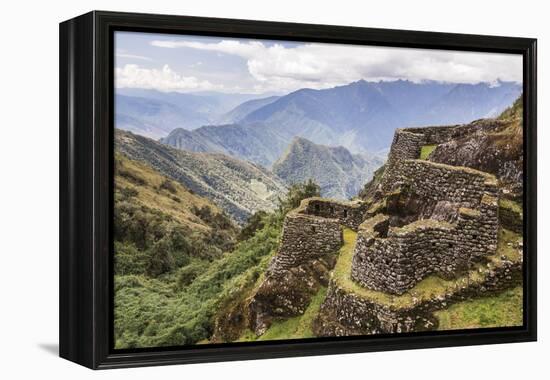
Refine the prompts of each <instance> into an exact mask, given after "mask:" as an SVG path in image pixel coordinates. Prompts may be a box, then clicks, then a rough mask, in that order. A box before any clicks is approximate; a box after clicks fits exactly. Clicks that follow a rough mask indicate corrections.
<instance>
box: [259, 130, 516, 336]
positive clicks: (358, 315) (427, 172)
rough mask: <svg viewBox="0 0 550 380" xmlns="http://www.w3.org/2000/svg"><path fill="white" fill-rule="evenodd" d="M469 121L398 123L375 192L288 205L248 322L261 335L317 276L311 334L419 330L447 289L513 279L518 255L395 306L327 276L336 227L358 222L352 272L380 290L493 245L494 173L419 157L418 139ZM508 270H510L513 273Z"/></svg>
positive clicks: (307, 295) (289, 312)
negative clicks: (324, 289) (319, 301)
mask: <svg viewBox="0 0 550 380" xmlns="http://www.w3.org/2000/svg"><path fill="white" fill-rule="evenodd" d="M470 129H471V126H456V127H428V128H409V129H400V130H397V131H396V133H395V136H394V140H393V143H392V147H391V150H390V154H389V156H388V161H387V163H386V169H385V173H384V177H383V179H382V181H381V183H380V185H379V187H378V189H377V191H376V194H375V196H374V200H372V201H370V202H363V201H355V202H349V203H347V202H338V201H333V200H329V199H323V198H310V199H306V200H304V201H302V203H301V205H300V206H299V207H298V208H297V209H295V210H293V211H291V212H290V213H288V215H287V216H286V218H285V221H284V225H283V234H282V240H281V244H280V246H279V249H278V252H277V254H276V255H275V257H274V258H273V260H272V262H271V263H270V266H269V268H268V271H267V273H266V278H265V280H264V282H263V283H262V284H261V286H260V288H259V289H258V291H257V292H256V294H255V295H254V296H253V297H252V299H251V302H250V304H249V311H250V316H249V320H250V321H251V323H250V327H251V328H252V329H253V330H254V331H255V332H256V333H257V334H258V335H260V334H262V333H263V332H265V330H266V329H267V328H268V327H269V325H270V323H271V321H272V319H273V318H288V317H291V316H295V315H299V314H302V313H303V312H304V310H305V308H306V307H307V305H308V304H309V301H310V300H311V297H312V296H313V295H314V294H315V293H316V292H317V290H318V289H319V288H320V286H326V285H327V284H328V285H329V288H328V293H327V297H326V299H325V301H324V303H323V305H322V307H321V312H320V315H319V317H318V321H317V323H316V327H315V330H316V333H317V334H318V335H321V336H322V335H349V334H367V333H379V332H400V331H418V330H422V329H429V328H431V327H433V326H434V324H435V322H434V320H433V316H431V317H430V313H428V311H433V310H434V309H436V308H437V307H441V306H442V304H445V303H446V302H449V301H450V300H451V299H455V298H453V297H458V295H461V296H462V297H463V296H464V295H465V294H469V293H468V292H470V291H473V292H476V291H478V290H479V289H480V288H489V289H497V288H499V287H501V286H504V285H506V284H508V283H510V282H513V281H517V276H520V274H519V275H518V273H520V272H521V267H519V270H518V266H517V265H516V264H515V265H516V266H513V265H511V266H508V267H505V269H506V270H507V271H508V272H502V273H500V272H499V273H496V274H495V275H494V276H493V277H491V279H490V281H489V280H488V282H487V283H483V284H482V285H480V284H477V285H476V286H477V288H476V287H475V286H471V287H470V288H468V289H467V288H463V289H460V290H459V291H457V292H455V293H453V294H448V295H447V296H446V297H443V299H437V300H428V301H424V302H421V303H415V302H412V304H408V306H407V307H401V308H397V309H396V308H395V307H393V306H392V305H391V304H390V305H384V304H383V303H380V302H378V301H376V298H372V299H368V298H367V299H365V298H364V297H363V298H362V297H360V296H359V295H357V294H354V293H353V292H350V291H349V289H345V288H343V287H341V286H339V284H337V283H336V282H335V281H333V280H330V271H331V269H332V268H333V267H334V265H335V262H336V259H337V254H338V251H339V249H340V248H341V246H342V245H343V235H342V228H343V227H347V228H350V229H352V230H353V231H356V232H357V240H356V242H355V247H354V250H353V257H352V264H351V268H350V273H349V276H350V278H351V280H352V281H353V282H355V283H356V284H357V285H359V286H360V287H361V288H363V289H365V290H366V291H368V292H380V293H381V294H383V295H384V297H391V296H392V295H393V296H400V295H403V294H405V293H407V292H408V291H410V290H411V289H413V288H414V287H415V285H417V284H418V283H419V282H420V281H422V280H423V279H424V278H426V277H427V276H429V275H431V274H436V275H438V276H440V277H442V278H444V279H453V278H456V277H458V276H459V275H460V274H461V273H464V272H467V271H469V270H470V269H471V268H472V266H473V265H474V264H475V263H477V262H480V261H482V260H483V259H484V258H485V257H488V256H490V255H494V254H495V252H496V249H497V239H498V228H499V219H498V218H499V216H498V210H499V208H498V197H499V191H498V186H497V180H496V178H495V177H494V176H493V175H491V174H488V173H485V172H481V171H477V170H474V169H470V168H466V167H456V166H450V165H445V164H439V163H434V162H430V161H426V160H420V159H418V158H419V156H420V151H421V148H422V146H424V145H429V144H440V143H443V142H446V141H448V140H450V139H453V138H456V137H460V136H462V135H464V134H466V133H469V132H471V130H470ZM503 270H504V269H503ZM510 271H513V272H514V273H515V275H514V276H510V275H509V272H510ZM329 282H330V284H329Z"/></svg>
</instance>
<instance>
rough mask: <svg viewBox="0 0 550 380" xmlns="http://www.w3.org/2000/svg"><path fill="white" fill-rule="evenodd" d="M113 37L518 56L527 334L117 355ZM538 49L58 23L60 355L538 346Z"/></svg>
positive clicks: (418, 38)
mask: <svg viewBox="0 0 550 380" xmlns="http://www.w3.org/2000/svg"><path fill="white" fill-rule="evenodd" d="M115 30H126V31H141V32H159V33H180V34H196V35H215V36H231V37H249V38H265V39H271V40H277V39H281V40H298V41H315V42H330V43H338V44H360V45H383V46H394V47H409V48H430V49H444V50H464V51H478V52H481V51H483V52H500V53H516V54H522V55H523V62H524V66H523V78H524V80H523V94H524V97H523V101H524V268H523V270H524V325H523V326H521V327H514V328H495V329H476V330H461V331H445V332H438V333H414V334H395V335H373V336H368V337H346V338H316V339H303V340H292V341H270V342H261V343H235V344H212V345H204V346H190V347H170V348H152V349H139V350H124V351H123V350H118V351H117V350H114V349H113V340H112V336H113V323H112V312H113V294H112V292H113V273H112V262H111V261H112V260H111V257H112V255H111V250H112V236H111V227H112V226H111V223H112V222H111V215H112V209H113V188H112V183H113V156H114V154H113V141H114V138H113V137H114V136H113V55H114V51H113V33H114V31H115ZM536 46H537V41H536V39H531V38H515V37H499V36H482V35H466V34H449V33H433V32H418V31H403V30H386V29H370V28H359V27H344V26H328V25H311V24H295V23H282V22H266V21H249V20H233V19H219V18H203V17H187V16H167V15H151V14H137V13H118V12H105V11H93V12H90V13H87V14H84V15H82V16H79V17H76V18H73V19H71V20H68V21H65V22H62V23H61V24H60V57H59V58H60V68H59V70H60V71H59V74H60V95H59V96H60V99H59V105H60V108H59V113H60V183H59V185H60V210H59V213H60V235H59V239H60V256H59V259H60V278H59V281H60V290H59V293H60V294H59V297H60V298H59V299H60V320H59V324H60V336H59V340H60V356H61V357H63V358H66V359H68V360H71V361H73V362H76V363H79V364H81V365H84V366H86V367H89V368H93V369H103V368H119V367H133V366H151V365H163V364H183V363H199V362H212V361H228V360H243V359H261V358H277V357H288V356H305V355H325V354H342V353H352V352H367V351H384V350H401V349H416V348H429V347H446V346H458V345H479V344H494V343H511V342H527V341H534V340H536V336H537V335H536V330H537V302H536V298H537V293H536V291H537V289H536V277H537V273H536V267H537V265H536V261H537V257H536V238H537V236H536V220H537V217H536V213H537V207H536V205H537V198H536V197H537V190H536V187H537V182H536V122H537V104H536V98H537V80H536V72H537V67H536V65H537V61H536Z"/></svg>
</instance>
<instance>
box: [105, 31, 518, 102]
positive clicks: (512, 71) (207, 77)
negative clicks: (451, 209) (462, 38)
mask: <svg viewBox="0 0 550 380" xmlns="http://www.w3.org/2000/svg"><path fill="white" fill-rule="evenodd" d="M115 56H116V59H115V85H116V87H118V88H148V89H156V90H159V91H178V92H198V91H219V92H226V93H257V94H260V93H279V94H282V93H288V92H291V91H295V90H297V89H300V88H317V89H320V88H330V87H334V86H338V85H343V84H347V83H350V82H353V81H357V80H360V79H365V80H370V81H378V80H397V79H406V80H411V81H414V82H421V81H425V80H435V81H444V82H454V83H478V82H490V83H494V84H495V85H497V84H498V80H504V81H515V82H521V78H522V57H521V55H510V54H494V53H471V52H458V51H438V50H422V49H404V48H387V47H374V46H358V45H332V44H323V43H297V42H281V41H269V40H252V39H242V38H225V37H224V38H218V37H198V36H179V35H172V34H158V33H155V34H150V33H136V32H117V33H116V34H115Z"/></svg>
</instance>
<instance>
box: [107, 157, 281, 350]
mask: <svg viewBox="0 0 550 380" xmlns="http://www.w3.org/2000/svg"><path fill="white" fill-rule="evenodd" d="M116 169H117V172H116V176H115V186H116V193H115V197H116V198H117V199H118V201H117V202H120V203H117V205H118V206H117V207H118V208H120V207H122V205H123V204H124V205H129V206H127V207H130V206H131V207H133V210H138V211H136V212H139V213H140V215H141V216H140V217H141V218H142V220H143V221H146V222H150V225H149V227H147V228H153V227H155V228H156V229H155V231H157V230H159V231H161V232H162V231H164V232H162V233H166V231H170V230H171V229H172V228H173V226H175V227H178V228H183V230H185V231H189V232H192V233H194V234H197V233H198V234H199V235H198V236H199V237H198V238H197V239H198V240H197V241H189V243H191V244H192V245H193V243H194V242H199V243H200V241H201V239H202V242H203V243H202V244H203V247H204V249H206V250H209V249H210V247H211V246H210V244H216V243H215V242H210V241H209V238H210V237H211V236H213V235H214V228H215V229H216V230H217V231H216V232H220V228H219V226H217V227H214V225H210V224H209V223H210V222H211V221H209V220H206V221H205V220H203V219H201V217H199V216H197V215H195V211H194V209H195V208H201V207H203V206H208V207H210V208H211V210H212V212H213V213H214V214H216V213H217V212H219V208H217V207H216V206H215V205H214V204H213V203H211V202H210V201H209V200H207V199H205V198H202V197H200V196H197V195H195V194H193V193H192V192H190V191H188V190H187V189H186V188H185V187H183V186H181V185H179V184H178V183H176V182H175V181H169V184H168V185H166V184H165V182H166V180H167V178H166V177H165V176H163V175H162V174H160V173H158V172H157V171H156V170H154V169H152V168H150V167H148V166H146V165H144V164H142V163H139V162H136V161H132V160H129V159H127V158H126V157H125V156H123V155H117V156H116ZM163 184H165V185H164V186H163ZM123 194H130V195H123ZM148 218H149V219H148ZM118 220H119V223H121V224H125V225H126V223H132V222H135V218H134V217H129V218H126V219H125V218H120V219H118ZM214 221H215V220H214ZM151 224H154V226H153V227H151ZM158 225H161V227H162V226H164V227H162V228H160V227H159V228H157V227H156V226H158ZM120 227H122V226H120ZM221 230H222V232H227V233H229V234H231V233H234V232H236V230H234V229H231V227H229V229H228V230H223V228H222V229H221ZM280 230H281V223H280V220H278V219H277V218H274V217H271V218H269V219H268V220H267V221H266V223H265V227H264V228H262V229H261V230H259V231H257V233H256V234H255V235H254V236H253V237H251V238H250V239H248V240H245V241H243V242H241V243H239V244H238V245H237V246H236V247H235V249H233V250H232V252H230V253H225V254H222V255H221V257H219V256H213V257H212V258H211V259H208V258H206V259H204V258H200V257H199V258H196V257H194V256H191V257H190V260H191V261H190V263H189V264H184V266H182V267H178V266H177V265H176V267H175V268H174V269H173V270H171V271H168V272H166V273H163V274H160V275H157V276H156V277H155V276H151V275H148V274H147V273H146V272H145V271H144V270H143V271H139V270H138V271H136V270H135V266H134V270H133V271H130V272H129V273H131V274H129V273H128V271H122V273H124V274H118V275H116V276H115V346H116V347H117V348H134V347H149V346H167V345H182V344H192V343H195V342H197V341H200V340H202V339H205V338H208V337H209V336H210V334H211V331H212V322H213V320H212V316H213V315H214V314H215V313H216V312H217V311H218V305H219V303H220V302H221V300H223V299H226V298H227V297H228V296H229V295H230V294H231V293H232V292H235V291H238V290H239V289H240V288H241V287H243V286H246V285H247V284H249V283H254V281H255V280H256V279H257V278H258V277H259V276H260V275H261V274H262V273H263V272H264V271H265V267H266V266H267V264H268V262H269V260H268V259H269V255H270V254H271V253H273V252H274V250H275V248H276V246H277V243H278V239H279V235H280ZM161 237H162V236H161ZM185 237H186V238H187V237H188V234H187V235H185ZM116 243H117V244H116V245H115V247H116V251H115V255H116V257H117V258H118V259H119V260H117V262H118V261H120V260H123V259H124V260H129V259H130V260H131V259H133V260H145V261H146V262H147V260H148V258H149V257H150V256H151V255H152V253H151V252H152V248H151V247H145V248H139V249H138V248H137V247H136V246H135V245H133V243H132V242H131V241H126V240H124V241H117V242H116ZM151 246H154V243H151ZM129 256H130V257H129ZM208 260H210V261H208ZM196 264H201V265H200V266H199V267H200V271H199V273H197V276H196V277H195V278H194V279H191V282H190V283H188V282H185V283H183V284H182V282H181V281H180V277H181V274H182V271H184V270H186V269H188V267H189V266H192V265H196ZM145 266H146V265H145ZM141 267H142V268H143V267H144V265H142V266H141Z"/></svg>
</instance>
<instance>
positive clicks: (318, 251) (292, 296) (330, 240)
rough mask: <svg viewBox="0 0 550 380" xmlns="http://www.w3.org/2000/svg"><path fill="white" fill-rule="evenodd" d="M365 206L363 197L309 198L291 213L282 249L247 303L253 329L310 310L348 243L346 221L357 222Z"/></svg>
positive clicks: (349, 222)
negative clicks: (357, 200) (349, 199)
mask: <svg viewBox="0 0 550 380" xmlns="http://www.w3.org/2000/svg"><path fill="white" fill-rule="evenodd" d="M363 209H364V206H363V205H362V204H360V203H350V204H345V203H342V202H336V201H331V200H325V199H321V198H309V199H305V200H303V201H302V202H301V204H300V206H299V207H298V208H297V209H295V210H292V211H290V212H289V213H288V214H287V215H286V217H285V220H284V222H283V231H282V237H281V242H280V244H279V248H278V250H277V253H276V255H275V256H274V257H273V259H272V260H271V263H270V264H269V267H268V269H267V271H266V276H265V279H264V281H263V282H262V283H261V284H260V286H259V288H258V289H257V291H256V293H255V294H254V296H253V297H252V298H251V300H250V302H249V304H248V316H247V319H248V321H249V326H248V327H249V328H250V329H251V330H253V331H254V332H256V334H258V335H261V334H263V333H264V332H265V331H266V330H267V329H268V328H269V326H270V325H271V323H272V321H273V319H274V318H289V317H292V316H296V315H300V314H302V313H303V312H304V311H305V309H306V308H307V306H308V305H309V303H310V302H311V297H312V296H313V295H314V294H316V293H317V292H318V291H319V289H320V287H321V286H327V285H328V281H329V273H330V270H331V269H332V268H333V267H334V264H335V262H336V257H337V253H338V251H339V249H340V247H341V246H342V244H343V231H342V225H349V226H355V228H357V226H358V224H359V223H360V219H361V216H360V215H362V212H363V211H362V210H363Z"/></svg>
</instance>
